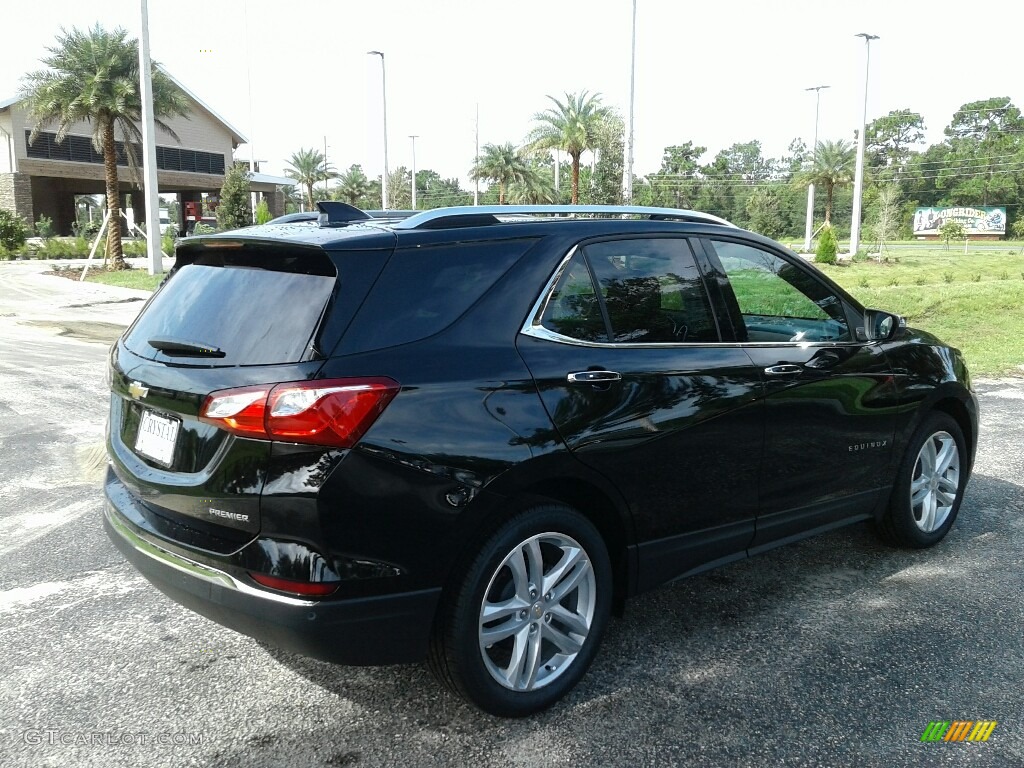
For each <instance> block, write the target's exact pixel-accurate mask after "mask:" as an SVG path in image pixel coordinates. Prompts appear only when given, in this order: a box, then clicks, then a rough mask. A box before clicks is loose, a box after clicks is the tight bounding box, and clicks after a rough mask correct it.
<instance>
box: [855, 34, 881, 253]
mask: <svg viewBox="0 0 1024 768" xmlns="http://www.w3.org/2000/svg"><path fill="white" fill-rule="evenodd" d="M855 37H863V38H864V115H863V117H862V118H861V121H860V131H859V132H858V136H857V170H856V171H855V172H854V175H853V220H852V221H851V222H850V253H851V254H854V255H856V253H857V250H858V249H859V248H860V208H861V202H862V201H863V197H864V147H865V144H866V143H867V139H866V136H865V134H866V133H867V126H868V75H869V74H870V73H871V41H872V40H878V35H869V34H868V33H867V32H858V33H857V34H856V35H855Z"/></svg>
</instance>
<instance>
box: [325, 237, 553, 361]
mask: <svg viewBox="0 0 1024 768" xmlns="http://www.w3.org/2000/svg"><path fill="white" fill-rule="evenodd" d="M534 242H535V240H534V239H517V240H499V241H485V242H465V243H455V244H451V243H446V244H444V245H436V246H435V245H429V246H420V247H415V248H403V249H399V250H396V251H395V252H394V254H393V255H392V256H391V259H390V260H389V261H388V264H387V266H386V267H385V268H384V271H383V272H382V273H381V275H380V277H379V278H378V279H377V282H376V283H375V284H374V286H373V289H372V290H371V291H370V294H369V296H367V298H366V302H365V303H364V304H363V306H362V307H361V308H360V310H359V313H358V314H357V315H356V317H355V319H354V320H353V321H352V324H351V325H350V326H349V328H348V330H347V331H346V332H345V338H344V340H343V341H342V345H343V346H342V352H343V353H345V354H353V353H356V352H365V351H368V350H373V349H383V348H385V347H393V346H396V345H398V344H406V343H408V342H411V341H418V340H419V339H425V338H427V337H428V336H433V335H434V334H435V333H438V332H440V331H442V330H444V329H445V328H447V327H448V326H449V325H451V324H452V323H453V322H455V321H456V320H457V319H458V318H459V317H461V316H462V315H463V313H465V312H466V310H468V309H469V308H470V307H471V306H472V305H473V304H474V303H475V302H476V301H477V300H478V299H480V297H482V296H483V295H484V294H485V293H486V292H487V290H488V289H490V287H491V286H492V285H494V284H495V283H496V282H497V281H498V279H499V278H500V277H501V276H502V275H503V274H505V272H506V271H508V269H509V268H510V267H511V266H512V265H513V264H514V263H515V262H516V261H517V260H518V259H519V257H520V256H522V255H523V254H524V253H526V251H527V250H528V249H529V248H530V246H532V245H533V243H534Z"/></svg>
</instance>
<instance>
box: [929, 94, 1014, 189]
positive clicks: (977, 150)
mask: <svg viewBox="0 0 1024 768" xmlns="http://www.w3.org/2000/svg"><path fill="white" fill-rule="evenodd" d="M945 134H946V140H945V141H944V142H943V144H942V146H943V147H944V148H945V149H944V151H941V153H942V154H943V158H942V159H943V161H944V162H943V164H942V165H940V166H932V167H931V168H930V170H931V175H933V176H934V177H935V187H936V189H938V190H941V191H942V192H943V193H944V195H943V201H944V202H947V203H951V204H954V205H994V204H1003V203H1006V202H1007V201H1009V200H1016V198H1017V197H1018V195H1019V190H1020V188H1021V185H1022V183H1024V174H1022V173H1021V172H1020V171H1019V170H1018V169H1019V168H1020V167H1021V164H1022V163H1024V118H1022V116H1021V111H1020V109H1018V108H1017V107H1016V106H1014V105H1013V103H1011V101H1010V99H1009V98H1007V97H1005V96H1002V97H997V98H992V99H984V100H982V101H973V102H970V103H969V104H964V105H963V106H962V107H960V109H959V110H957V111H956V112H955V113H954V114H953V119H952V121H951V122H950V124H949V125H948V126H946V129H945ZM928 170H929V169H927V168H926V169H925V172H926V173H927V172H928Z"/></svg>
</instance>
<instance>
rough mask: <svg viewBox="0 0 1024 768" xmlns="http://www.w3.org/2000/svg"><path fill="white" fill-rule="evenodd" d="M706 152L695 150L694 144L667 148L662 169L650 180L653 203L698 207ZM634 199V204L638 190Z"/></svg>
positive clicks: (648, 178)
mask: <svg viewBox="0 0 1024 768" xmlns="http://www.w3.org/2000/svg"><path fill="white" fill-rule="evenodd" d="M707 151H708V150H707V147H698V146H694V144H693V142H692V141H687V142H686V143H684V144H673V145H672V146H669V147H665V151H664V153H663V154H662V157H661V168H660V169H659V170H658V172H657V173H652V174H650V175H649V176H648V177H647V182H648V183H649V184H650V185H651V193H652V199H651V203H652V204H653V205H659V206H664V207H668V208H694V207H696V205H697V195H698V190H699V187H700V182H699V181H698V180H697V175H698V172H699V171H700V158H701V157H702V156H703V155H704V153H705V152H707ZM633 197H634V201H635V199H636V190H635V189H634V192H633Z"/></svg>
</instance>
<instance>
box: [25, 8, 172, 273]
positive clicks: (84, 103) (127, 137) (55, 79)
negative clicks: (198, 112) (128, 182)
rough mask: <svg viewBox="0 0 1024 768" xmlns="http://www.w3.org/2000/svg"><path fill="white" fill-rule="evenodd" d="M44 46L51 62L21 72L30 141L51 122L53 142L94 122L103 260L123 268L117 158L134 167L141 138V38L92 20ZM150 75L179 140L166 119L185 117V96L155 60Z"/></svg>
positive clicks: (157, 108) (161, 112) (160, 110)
mask: <svg viewBox="0 0 1024 768" xmlns="http://www.w3.org/2000/svg"><path fill="white" fill-rule="evenodd" d="M46 50H47V51H48V53H49V55H48V56H46V57H45V58H43V59H42V63H43V64H44V65H46V67H48V68H47V69H43V70H38V71H36V72H31V73H29V74H28V75H26V76H25V79H24V82H23V86H22V89H21V98H22V99H23V100H24V102H25V104H26V107H27V110H28V114H29V119H30V120H32V122H33V126H32V132H31V134H30V135H29V142H34V141H35V140H36V139H37V138H38V137H39V133H40V132H41V131H42V130H43V129H44V128H46V127H49V126H51V125H56V126H57V141H58V142H61V141H63V140H64V139H65V138H66V137H67V135H68V132H69V131H70V130H71V128H72V126H74V125H75V123H79V122H84V123H87V124H89V125H90V126H92V143H93V147H95V148H96V151H97V152H99V153H101V154H102V155H103V175H104V179H105V183H106V193H107V210H108V211H109V213H110V226H109V229H108V231H107V258H108V259H109V260H110V263H111V264H112V266H113V267H114V268H115V269H124V268H125V266H126V265H125V261H124V251H123V250H122V247H121V226H120V221H121V198H120V185H119V184H118V178H117V161H118V157H119V154H120V155H121V156H122V157H125V158H126V159H127V162H128V164H129V167H130V168H131V169H132V171H133V172H134V169H135V168H136V166H137V164H138V158H137V154H136V145H138V144H140V143H141V142H142V131H141V129H140V128H139V123H140V122H141V120H142V98H141V95H140V93H141V78H140V72H139V43H138V40H136V39H135V38H131V37H129V36H128V32H127V31H126V30H124V29H121V28H120V27H118V28H117V29H115V30H114V31H113V32H109V31H107V30H105V29H103V28H102V27H101V26H100V25H99V24H97V25H96V26H94V27H92V28H91V29H87V30H80V29H77V28H75V29H72V30H71V31H70V32H68V31H67V30H65V29H61V32H60V34H59V35H58V36H57V42H56V44H55V45H53V46H52V47H49V48H47V49H46ZM151 78H152V82H153V111H154V114H155V116H156V121H155V122H156V125H157V127H159V128H160V129H161V130H163V131H164V132H165V133H167V134H168V135H170V136H171V137H172V138H173V139H174V140H175V141H177V140H178V137H177V135H176V134H175V133H174V131H173V130H171V127H170V126H169V125H168V124H167V123H166V122H165V121H164V118H168V117H174V116H186V115H188V112H189V108H188V104H189V102H188V98H187V97H186V96H185V94H184V93H183V92H182V91H181V89H180V88H178V87H177V86H176V85H175V84H174V82H173V81H172V80H171V79H170V78H169V77H168V76H167V75H166V74H164V72H163V71H162V70H161V69H160V68H159V65H157V64H154V65H153V67H152V72H151ZM119 143H120V145H121V146H120V147H119V146H118V144H119Z"/></svg>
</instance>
